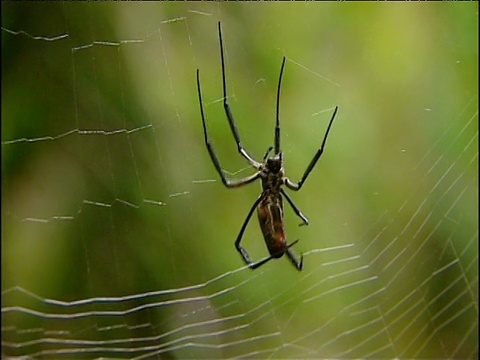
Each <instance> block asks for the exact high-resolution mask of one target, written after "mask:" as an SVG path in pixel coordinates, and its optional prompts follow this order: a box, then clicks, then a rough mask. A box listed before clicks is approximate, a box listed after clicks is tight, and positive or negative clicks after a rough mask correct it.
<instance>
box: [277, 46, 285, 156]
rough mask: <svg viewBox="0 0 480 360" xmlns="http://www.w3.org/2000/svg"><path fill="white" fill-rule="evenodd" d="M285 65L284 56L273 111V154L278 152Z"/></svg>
mask: <svg viewBox="0 0 480 360" xmlns="http://www.w3.org/2000/svg"><path fill="white" fill-rule="evenodd" d="M284 67H285V56H284V57H283V60H282V67H281V68H280V77H279V78H278V87H277V109H276V112H275V114H276V115H275V117H276V124H275V155H277V154H279V153H280V89H281V88H282V77H283V68H284Z"/></svg>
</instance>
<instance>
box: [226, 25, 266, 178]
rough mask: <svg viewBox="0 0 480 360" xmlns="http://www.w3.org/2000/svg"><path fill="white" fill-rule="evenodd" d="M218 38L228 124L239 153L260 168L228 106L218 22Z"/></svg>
mask: <svg viewBox="0 0 480 360" xmlns="http://www.w3.org/2000/svg"><path fill="white" fill-rule="evenodd" d="M218 37H219V39H220V57H221V60H222V82H223V108H224V109H225V114H226V115H227V118H228V123H229V124H230V129H231V130H232V133H233V137H234V138H235V142H236V143H237V148H238V152H239V153H240V154H242V156H243V157H244V158H245V159H247V161H248V162H249V163H250V164H251V165H252V166H253V167H255V168H257V169H259V168H260V165H261V164H260V163H259V162H258V161H256V160H255V159H254V158H253V157H252V156H251V155H250V154H249V153H248V152H247V150H245V149H244V148H243V145H242V142H241V141H240V135H238V130H237V127H236V126H235V120H234V119H233V115H232V112H231V111H230V105H229V104H228V99H227V80H226V76H225V59H224V55H223V41H222V25H221V23H220V22H218Z"/></svg>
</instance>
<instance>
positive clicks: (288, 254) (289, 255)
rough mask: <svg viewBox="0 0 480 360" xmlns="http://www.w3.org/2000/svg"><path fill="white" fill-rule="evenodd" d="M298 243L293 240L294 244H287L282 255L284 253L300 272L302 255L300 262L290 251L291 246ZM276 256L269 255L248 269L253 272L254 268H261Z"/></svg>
mask: <svg viewBox="0 0 480 360" xmlns="http://www.w3.org/2000/svg"><path fill="white" fill-rule="evenodd" d="M297 242H298V240H295V241H294V242H292V243H291V244H288V245H287V250H286V251H283V250H282V252H283V253H286V254H287V256H288V258H289V259H290V261H291V262H292V263H293V265H294V266H295V267H296V268H297V269H298V270H299V271H301V270H302V267H303V255H302V256H301V257H300V260H298V259H297V258H296V257H295V255H294V254H293V252H292V250H291V249H290V248H291V247H292V246H293V245H295V244H296V243H297ZM276 255H278V254H273V255H270V256H269V257H267V258H265V259H262V260H260V261H258V262H256V263H254V264H250V269H252V270H255V269H256V268H258V267H260V266H262V265H263V264H265V263H266V262H269V261H270V260H272V259H273V258H275V257H276Z"/></svg>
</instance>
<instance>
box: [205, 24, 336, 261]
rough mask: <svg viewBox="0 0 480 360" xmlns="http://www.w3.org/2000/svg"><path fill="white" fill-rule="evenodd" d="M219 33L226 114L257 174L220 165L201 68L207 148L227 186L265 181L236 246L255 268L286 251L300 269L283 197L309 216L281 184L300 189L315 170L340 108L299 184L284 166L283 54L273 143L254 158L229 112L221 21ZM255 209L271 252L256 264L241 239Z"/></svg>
mask: <svg viewBox="0 0 480 360" xmlns="http://www.w3.org/2000/svg"><path fill="white" fill-rule="evenodd" d="M218 36H219V40H220V57H221V62H222V81H223V107H224V109H225V114H226V116H227V119H228V123H229V125H230V129H231V131H232V134H233V137H234V138H235V142H236V144H237V149H238V152H239V153H240V155H242V156H243V157H244V158H245V159H246V160H247V161H248V162H249V163H250V165H251V166H252V167H254V168H255V169H256V170H257V171H256V172H255V173H254V174H252V175H250V176H247V177H246V178H243V179H240V180H231V179H228V178H227V177H226V175H225V172H224V170H223V169H222V167H221V166H220V162H219V160H218V158H217V155H216V154H215V151H214V150H213V146H212V144H211V142H210V139H209V137H208V132H207V127H206V124H205V114H204V111H203V101H202V92H201V88H200V71H199V70H198V69H197V90H198V99H199V103H200V113H201V116H202V124H203V133H204V138H205V145H206V147H207V150H208V153H209V155H210V158H211V160H212V162H213V165H214V166H215V169H216V170H217V172H218V174H219V175H220V178H221V180H222V183H223V184H224V185H225V186H226V187H228V188H235V187H239V186H243V185H246V184H250V183H251V182H253V181H255V180H257V179H261V181H262V193H261V194H260V196H259V197H258V198H257V200H256V201H255V202H254V204H253V206H252V207H251V209H250V211H249V212H248V214H247V217H246V219H245V220H244V222H243V225H242V227H241V229H240V232H239V234H238V236H237V239H236V241H235V247H236V249H237V251H238V252H239V253H240V255H241V256H242V258H243V261H244V262H245V263H246V264H247V265H249V267H250V268H251V269H256V268H258V267H259V266H261V265H263V264H265V263H266V262H268V261H270V260H271V259H275V258H281V257H282V256H283V255H284V254H287V257H288V258H289V259H290V261H291V262H292V264H293V265H294V266H295V267H296V268H297V269H298V270H302V267H303V255H302V256H301V257H300V259H298V258H297V257H296V256H295V254H294V253H293V251H292V249H290V248H291V247H292V246H293V245H295V244H296V243H297V242H298V240H295V241H293V242H292V243H290V244H288V243H287V237H286V234H285V226H284V213H283V198H282V196H283V197H285V199H286V200H287V202H288V203H289V204H290V206H291V207H292V209H293V211H294V212H295V214H296V215H297V216H298V217H299V218H300V219H302V224H300V225H308V219H307V218H306V217H305V215H304V214H303V213H302V212H301V211H300V210H299V209H298V208H297V206H296V205H295V203H294V202H293V200H292V199H291V198H290V196H289V195H288V194H287V193H286V192H285V191H284V190H283V188H282V186H283V185H285V186H286V187H288V188H289V189H291V190H294V191H298V190H300V189H301V188H302V186H303V184H304V182H305V180H306V179H307V177H308V175H309V174H310V172H311V171H312V170H313V168H314V167H315V165H316V163H317V161H318V159H319V158H320V156H321V155H322V153H323V149H324V147H325V143H326V141H327V137H328V133H329V131H330V127H331V126H332V123H333V120H334V118H335V115H336V113H337V109H338V108H337V107H335V110H334V112H333V115H332V118H331V119H330V122H329V124H328V127H327V131H326V132H325V135H324V138H323V141H322V145H321V146H320V149H318V150H317V152H316V154H315V156H314V157H313V159H312V160H311V161H310V164H309V165H308V167H307V169H306V170H305V173H304V174H303V176H302V178H301V179H300V181H299V182H297V183H295V182H293V181H291V180H290V179H289V178H288V177H286V176H285V171H284V168H283V154H282V152H281V151H280V89H281V84H282V76H283V69H284V67H285V60H286V58H285V57H283V60H282V66H281V68H280V77H279V80H278V88H277V107H276V126H275V136H274V146H273V147H270V148H269V149H268V151H267V152H266V154H265V156H264V157H263V161H262V162H259V161H257V160H255V159H254V158H253V157H252V156H251V155H250V154H249V153H248V152H247V151H246V150H245V149H244V148H243V146H242V143H241V141H240V136H239V134H238V130H237V127H236V125H235V121H234V119H233V115H232V113H231V111H230V105H229V104H228V99H227V83H226V77H225V60H224V56H223V42H222V27H221V24H220V22H219V23H218ZM272 150H273V152H274V153H273V156H271V157H269V155H270V153H271V152H272ZM255 209H256V210H257V215H258V221H259V224H260V229H261V231H262V234H263V238H264V240H265V244H266V246H267V248H268V252H269V253H270V256H269V257H267V258H265V259H263V260H260V261H258V262H255V263H254V262H252V260H251V259H250V257H249V256H248V254H247V252H246V250H245V249H244V248H243V247H242V246H241V244H240V243H241V241H242V237H243V233H244V232H245V229H246V227H247V225H248V223H249V221H250V218H251V217H252V215H253V212H254V211H255Z"/></svg>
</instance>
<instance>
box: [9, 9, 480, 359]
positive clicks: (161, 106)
mask: <svg viewBox="0 0 480 360" xmlns="http://www.w3.org/2000/svg"><path fill="white" fill-rule="evenodd" d="M218 21H221V22H222V26H223V36H224V46H225V51H226V58H227V61H226V67H227V82H228V92H229V100H230V103H231V107H232V111H233V114H234V116H235V119H236V122H237V127H238V129H239V132H240V135H241V137H242V142H243V144H244V146H245V147H246V148H247V149H248V151H249V152H250V153H251V154H252V155H254V156H255V157H256V158H258V159H260V158H261V157H262V156H263V154H264V153H265V151H266V149H268V147H269V146H271V145H272V142H273V131H274V121H275V96H276V87H277V81H278V75H279V69H280V64H281V60H282V56H286V57H287V63H286V68H285V74H284V79H283V88H282V98H281V125H282V150H283V151H284V157H285V162H286V171H287V174H288V176H290V177H291V179H292V180H294V181H297V180H298V179H299V178H300V177H301V175H302V174H303V171H304V169H305V168H306V166H307V165H308V163H309V162H310V160H311V158H312V156H313V154H314V153H315V151H316V150H317V149H318V147H319V145H320V142H321V139H322V137H323V134H324V131H325V128H326V125H327V123H328V120H329V118H330V116H331V113H332V111H333V108H334V106H335V105H338V106H339V112H338V115H337V119H336V121H335V123H334V125H333V128H332V130H331V133H330V137H329V139H328V142H327V147H326V150H325V153H324V155H323V157H322V159H321V160H320V161H319V163H318V164H317V167H316V168H315V170H314V171H313V172H312V174H311V176H310V178H309V179H308V181H307V182H306V185H305V186H304V188H303V189H302V191H301V192H299V193H294V194H292V198H294V201H295V202H296V204H297V205H298V206H299V208H300V209H301V210H302V211H303V212H304V213H305V214H306V215H307V216H308V217H309V219H310V223H311V224H310V226H308V227H302V228H298V227H297V226H296V225H297V224H298V219H297V218H296V217H295V215H294V214H293V212H292V211H291V209H290V208H288V207H287V208H286V210H285V211H286V224H287V229H288V233H289V236H290V239H291V240H294V239H297V238H299V239H301V241H300V242H299V244H297V245H296V246H295V247H294V248H295V250H296V252H297V253H301V252H308V251H310V250H315V249H324V248H329V247H333V246H337V245H341V244H355V247H356V250H354V251H353V250H352V252H351V253H348V254H347V252H345V253H342V254H341V255H338V254H337V255H335V254H334V255H329V254H327V255H321V256H319V255H317V254H313V253H312V254H310V255H308V256H306V257H305V271H304V273H306V274H308V275H309V276H310V277H309V278H308V277H307V278H304V279H303V282H300V283H298V281H299V280H298V279H299V276H305V275H302V274H300V275H299V274H298V273H297V272H296V271H294V269H293V268H291V265H290V264H289V263H288V261H287V260H286V259H281V260H279V261H274V262H271V263H269V265H268V268H266V269H263V270H257V273H256V274H255V275H258V274H262V278H261V279H262V280H261V281H260V283H261V284H263V285H262V286H264V287H265V288H262V289H261V291H259V290H258V289H256V288H252V287H250V286H245V287H244V288H243V289H242V291H241V293H242V294H243V297H244V299H242V301H245V308H243V311H247V310H248V304H249V303H252V306H255V305H254V304H258V303H262V302H263V301H267V300H268V299H269V298H271V297H272V296H274V295H275V294H278V293H281V292H282V291H284V290H286V289H288V291H289V292H288V294H287V295H285V296H287V297H288V296H289V295H290V291H291V292H292V294H295V293H296V291H298V287H301V288H302V289H304V290H305V291H306V289H307V288H308V286H314V288H315V285H316V286H317V287H316V289H317V292H318V293H320V292H321V291H324V290H325V289H320V287H319V284H320V283H321V281H322V279H323V278H325V277H326V276H329V275H330V276H334V275H335V274H328V273H327V272H328V271H327V270H326V269H322V268H321V264H322V263H327V262H329V261H334V260H339V259H340V260H341V258H342V257H343V258H346V257H348V256H354V255H355V254H357V253H358V252H362V251H363V250H364V249H368V251H367V258H369V259H371V261H372V262H371V263H369V266H371V268H370V270H371V271H372V274H373V275H375V276H377V275H379V273H376V272H377V271H378V272H381V271H382V269H385V268H384V267H385V266H386V265H387V263H388V261H389V260H393V259H394V258H395V254H396V253H395V252H398V253H400V252H402V251H404V250H405V249H408V250H407V253H408V252H411V254H412V257H413V256H414V255H415V254H418V253H419V252H421V253H422V254H423V252H425V257H424V258H423V259H424V260H425V262H426V264H418V265H416V264H413V265H412V266H411V267H405V268H403V267H397V266H393V267H390V268H389V269H387V270H385V272H384V273H383V274H381V275H383V276H384V278H388V277H391V278H395V277H396V276H397V275H398V273H399V272H401V275H402V278H404V279H407V280H408V279H410V278H412V277H415V276H418V278H424V277H426V276H429V274H430V273H429V271H434V270H435V266H433V265H432V267H430V266H428V261H433V260H432V257H433V259H435V257H436V256H437V255H438V256H439V257H442V256H443V255H444V254H445V248H444V246H445V243H446V239H449V240H448V243H450V241H452V242H454V243H455V244H458V246H459V249H462V248H463V247H462V246H461V244H465V243H467V242H468V241H470V240H471V238H472V236H474V237H478V224H477V216H478V210H477V205H478V191H477V184H478V175H477V171H478V166H477V160H476V158H477V157H476V155H475V154H473V155H472V154H471V152H472V151H473V152H475V151H478V147H477V146H469V142H470V141H472V139H474V141H475V143H477V141H478V137H477V136H476V135H475V134H476V133H477V132H478V125H477V122H478V113H477V110H476V109H477V107H478V33H477V30H478V4H476V3H416V4H406V3H395V4H387V3H322V4H319V3H301V4H299V3H295V4H294V3H276V4H266V3H255V4H245V3H121V4H120V3H90V2H87V3H63V2H62V3H36V2H35V3H34V2H28V3H27V2H20V3H17V2H2V175H3V176H2V289H4V290H5V289H8V288H11V287H13V286H21V287H23V288H25V289H28V290H30V291H32V292H33V293H35V294H38V295H40V296H46V297H49V298H58V299H62V300H74V299H82V298H88V297H94V296H121V295H127V294H134V293H139V292H144V291H150V290H154V289H170V288H178V287H182V286H188V285H192V284H197V283H201V282H204V281H207V280H209V279H211V278H212V277H215V276H217V275H218V274H221V273H224V272H226V271H229V270H233V269H237V268H238V267H240V266H243V263H242V262H241V259H240V256H239V255H238V253H237V252H236V251H235V248H234V245H233V243H234V240H235V238H236V236H237V233H238V231H239V229H240V226H241V224H242V221H243V219H244V218H245V216H246V214H247V212H248V210H249V209H250V207H251V206H252V204H253V202H254V200H255V199H256V197H257V196H258V194H259V193H260V185H259V184H255V185H250V186H247V187H245V188H241V189H235V190H228V189H225V188H224V187H223V186H222V184H221V182H220V181H219V177H218V174H217V173H216V172H215V169H214V167H213V165H212V164H211V161H210V158H209V156H208V153H207V150H206V149H205V146H204V142H203V141H204V140H203V135H202V129H201V121H200V113H199V107H198V97H197V90H196V82H195V81H196V80H195V71H196V69H197V68H199V69H200V72H201V82H202V91H203V98H204V103H205V110H206V116H207V121H208V124H207V125H208V129H209V132H210V134H211V137H212V141H213V143H214V147H215V149H216V151H217V153H218V156H219V158H220V161H221V163H222V166H223V168H224V169H225V170H226V171H228V172H229V173H231V174H232V176H235V177H240V176H246V175H248V174H250V173H251V172H250V170H249V169H248V168H246V166H247V164H246V163H245V161H244V159H242V158H241V156H239V155H238V154H237V152H236V147H235V143H234V139H233V137H232V136H231V133H230V130H229V128H228V124H227V121H226V117H225V114H224V112H223V107H222V103H221V97H222V87H221V68H220V56H219V44H218V33H217V22H218ZM471 117H473V118H474V121H473V125H472V123H469V122H468V121H469V120H470V119H471ZM464 127H465V129H463V128H464ZM462 129H463V130H462ZM439 144H440V145H439ZM472 158H473V159H475V161H473V162H472V161H471V159H472ZM452 169H453V170H452ZM450 177H451V178H452V180H451V181H449V182H446V184H447V185H446V186H445V188H442V187H438V186H437V185H438V183H440V182H441V181H442V180H445V179H449V178H450ZM457 178H458V179H457ZM454 179H457V180H454ZM211 180H213V181H211ZM448 184H451V187H448ZM436 191H437V192H438V195H437V193H436ZM432 193H433V194H434V195H433V197H432ZM423 199H428V202H427V203H426V204H425V205H423V203H422V200H423ZM420 205H421V206H420ZM419 209H422V211H425V214H426V216H425V217H422V216H418V211H419ZM385 214H387V215H386V220H385ZM254 217H255V216H254ZM446 218H447V220H445V219H446ZM412 221H413V222H415V221H419V222H423V221H425V222H426V225H422V226H420V225H419V226H418V228H420V229H421V231H420V233H419V232H418V231H416V230H415V229H416V228H414V227H410V226H409V224H411V223H412ZM383 222H385V224H389V227H388V230H387V231H386V232H382V230H381V229H382V226H383V225H384V223H383ZM459 223H460V224H461V226H459ZM376 236H380V238H381V240H382V241H381V242H380V243H378V242H375V241H374V239H375V237H376ZM397 237H400V238H401V239H403V240H402V241H401V242H399V243H395V245H398V246H403V247H404V248H399V249H394V250H393V249H392V251H393V252H392V254H391V255H390V256H389V257H386V259H385V261H386V263H381V261H379V262H375V259H376V258H377V256H378V254H379V253H381V251H382V250H381V249H383V248H385V243H390V242H392V243H393V240H394V239H396V238H397ZM431 238H433V239H432V240H431V241H428V242H427V241H425V240H422V239H431ZM412 239H413V240H416V242H417V243H418V247H417V246H416V245H415V244H414V243H413V241H412ZM382 242H383V243H382ZM425 244H426V245H425ZM420 245H421V246H423V245H425V248H421V246H420ZM244 246H245V247H246V248H247V249H248V251H249V253H250V255H251V256H252V258H253V259H261V258H263V257H264V256H266V254H267V252H266V249H265V246H264V244H263V240H262V239H261V234H260V231H259V229H258V225H257V220H256V219H255V218H252V222H251V224H250V226H249V227H248V229H247V232H246V234H245V238H244ZM475 246H476V245H475ZM475 250H476V249H470V250H469V252H470V253H473V252H474V251H475ZM457 255H458V254H457ZM330 256H333V257H330ZM335 256H339V259H336V258H335ZM472 256H474V255H472ZM468 259H471V257H468ZM468 259H467V260H465V261H467V262H468V261H470V260H468ZM477 259H478V257H477ZM451 260H452V261H455V260H460V261H462V260H463V259H458V258H457V259H455V258H453V259H451ZM415 261H417V258H415ZM433 263H434V261H433ZM475 268H477V267H476V265H475ZM417 271H418V272H417ZM464 271H465V275H466V276H467V277H470V280H472V279H473V282H475V280H474V279H475V274H476V272H475V273H473V270H472V269H471V268H468V267H466V266H465V267H464ZM422 272H423V275H422ZM279 274H280V276H279ZM252 276H253V274H252V273H251V272H249V271H245V272H244V273H242V277H243V278H244V279H248V278H250V277H252ZM452 276H453V277H452V278H450V279H445V280H443V281H445V282H443V281H442V282H443V284H444V283H449V282H451V281H452V279H456V278H457V275H452ZM477 280H478V277H477ZM350 281H352V282H353V281H354V280H353V279H351V280H350ZM442 282H441V283H442ZM441 283H434V284H432V288H434V287H435V286H441ZM286 284H288V286H287V288H285V286H286ZM296 284H297V285H296ZM476 284H478V281H476ZM230 286H232V284H230ZM338 286H340V285H338ZM476 286H477V285H475V287H476ZM368 289H369V288H363V289H359V290H358V291H359V293H361V292H363V291H367V290H368ZM210 290H211V291H213V289H209V291H210ZM410 290H411V289H400V288H396V289H395V291H393V293H392V294H389V295H388V296H387V295H386V297H385V301H386V303H388V302H389V301H395V299H398V297H396V295H398V294H397V293H396V292H397V291H398V292H399V293H402V292H408V291H410ZM257 291H258V293H256V292H257ZM307 293H308V292H307ZM359 293H355V292H354V293H352V294H351V296H352V298H355V297H357V296H360V295H359ZM437 293H438V291H433V294H437ZM253 294H255V295H253ZM393 294H396V295H393ZM255 296H258V297H259V298H258V299H256V298H255ZM293 296H294V298H296V297H297V296H298V299H297V300H295V301H298V302H300V303H301V302H302V298H301V296H300V295H298V293H297V295H293ZM252 297H253V299H252ZM427 297H428V296H427ZM282 299H283V298H282V297H281V298H280V299H277V301H278V302H279V304H281V303H282ZM343 301H345V302H346V303H348V302H349V301H350V300H348V299H345V298H342V297H340V298H338V299H336V301H332V303H331V304H330V305H325V306H327V307H324V308H323V309H322V312H324V314H321V315H319V317H322V319H318V323H323V322H325V321H326V320H325V319H326V318H329V317H330V316H329V315H328V314H332V313H334V312H335V311H338V309H341V308H342V306H343V305H344V303H343ZM273 303H275V300H274V301H273ZM272 306H273V305H272ZM277 306H280V305H277ZM290 306H292V308H290V309H287V310H285V313H282V314H276V315H275V316H272V318H269V321H271V323H268V322H267V323H266V324H262V325H261V326H265V328H267V329H268V328H269V327H271V326H275V324H274V323H275V322H280V321H281V320H280V319H281V318H282V317H285V318H288V317H289V316H290V314H291V312H292V311H293V308H294V307H295V303H291V304H290ZM328 306H331V308H328ZM444 306H445V305H444ZM477 308H478V306H477ZM304 311H305V313H304V314H300V315H299V317H300V318H306V319H305V320H306V321H312V322H315V321H316V320H315V319H311V318H310V319H308V315H309V314H311V312H309V308H308V306H307V307H305V308H304ZM311 311H316V310H311ZM165 316H166V315H165ZM149 321H153V320H149ZM158 321H159V322H161V320H158ZM352 322H353V320H352ZM272 324H273V325H272ZM295 324H296V325H295V326H294V328H293V331H294V332H295V334H296V336H293V338H296V337H297V336H301V335H302V334H303V333H304V332H305V331H306V330H305V327H304V325H302V324H301V323H297V322H295ZM292 326H293V325H292ZM305 326H308V325H305ZM312 326H314V325H312ZM350 326H354V325H353V323H352V324H350ZM405 326H407V325H405ZM419 326H421V325H419ZM455 326H462V325H457V324H455ZM260 328H261V327H260ZM252 331H259V328H256V330H252ZM345 331H347V330H345ZM451 331H452V332H454V329H451ZM437 335H439V334H437ZM439 336H440V335H439ZM445 336H446V337H448V336H447V335H445ZM312 341H313V343H315V342H318V339H312ZM405 341H407V340H405ZM451 346H452V347H454V346H455V345H451ZM466 346H468V344H466ZM432 351H433V352H432V353H427V354H429V355H432V356H433V357H436V356H437V355H438V354H437V353H435V351H434V350H432ZM447 353H448V352H447ZM466 353H467V354H471V352H470V353H469V352H468V350H467V351H466ZM333 354H335V353H333ZM190 355H191V354H190ZM235 355H236V354H231V356H235ZM237 355H238V354H237ZM330 355H331V354H330ZM191 356H193V357H195V355H191ZM292 356H293V355H292Z"/></svg>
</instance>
